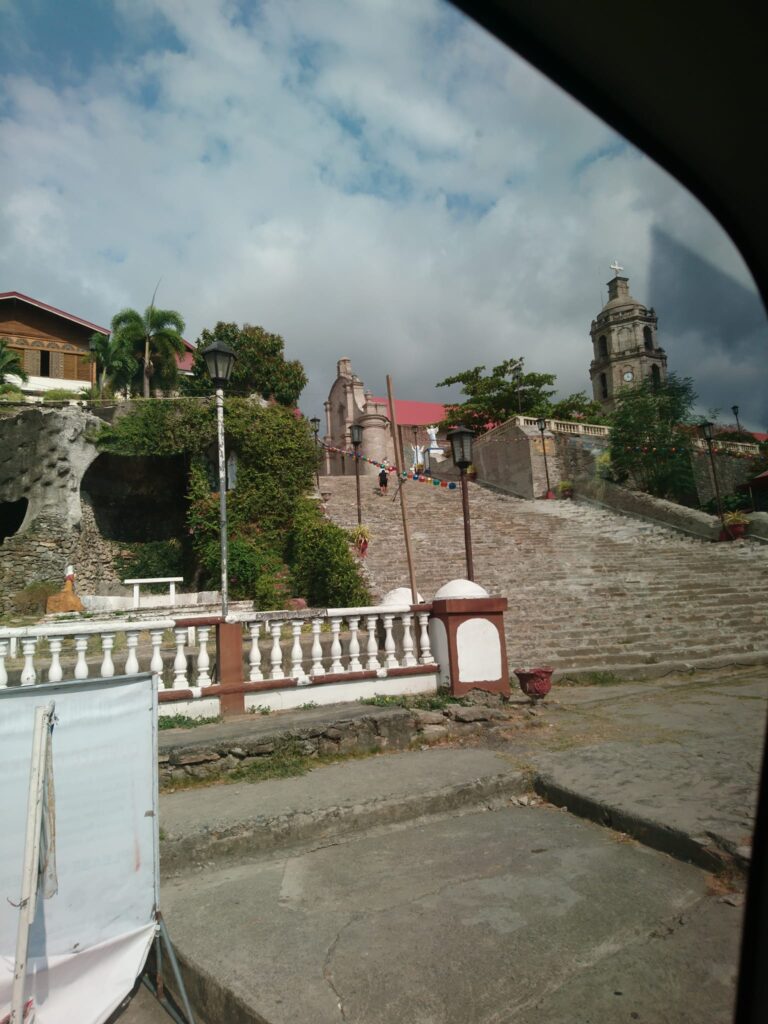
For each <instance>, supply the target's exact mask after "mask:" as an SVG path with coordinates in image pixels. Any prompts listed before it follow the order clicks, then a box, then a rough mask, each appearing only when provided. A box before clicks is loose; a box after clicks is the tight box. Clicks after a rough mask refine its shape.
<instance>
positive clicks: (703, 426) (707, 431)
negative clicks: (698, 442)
mask: <svg viewBox="0 0 768 1024" xmlns="http://www.w3.org/2000/svg"><path fill="white" fill-rule="evenodd" d="M714 429H715V424H714V423H712V422H711V421H710V420H705V421H704V422H703V423H700V424H699V430H700V431H701V435H702V437H703V438H704V440H705V441H711V440H712V435H713V432H714Z"/></svg>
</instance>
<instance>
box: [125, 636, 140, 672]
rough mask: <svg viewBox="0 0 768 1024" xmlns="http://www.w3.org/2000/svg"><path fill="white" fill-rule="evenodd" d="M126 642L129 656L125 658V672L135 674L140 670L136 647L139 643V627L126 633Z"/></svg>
mask: <svg viewBox="0 0 768 1024" xmlns="http://www.w3.org/2000/svg"><path fill="white" fill-rule="evenodd" d="M125 643H126V646H127V648H128V657H127V658H126V659H125V674H126V675H127V676H135V675H136V673H137V672H138V671H139V659H138V658H137V657H136V648H137V646H138V643H139V631H138V629H131V630H128V632H127V633H126V634H125Z"/></svg>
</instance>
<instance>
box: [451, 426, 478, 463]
mask: <svg viewBox="0 0 768 1024" xmlns="http://www.w3.org/2000/svg"><path fill="white" fill-rule="evenodd" d="M472 437H473V434H472V431H471V430H469V429H468V428H467V427H464V426H461V425H459V426H458V427H454V428H453V430H449V431H448V440H449V441H450V442H451V449H452V451H453V461H454V463H455V464H456V465H457V466H458V467H459V469H466V468H467V466H469V465H471V463H472Z"/></svg>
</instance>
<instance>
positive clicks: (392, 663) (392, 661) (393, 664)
mask: <svg viewBox="0 0 768 1024" xmlns="http://www.w3.org/2000/svg"><path fill="white" fill-rule="evenodd" d="M381 618H382V621H383V623H384V658H385V663H386V666H387V668H398V667H399V666H398V662H397V658H396V657H395V639H394V637H393V636H392V622H393V621H394V618H395V617H394V615H382V617H381Z"/></svg>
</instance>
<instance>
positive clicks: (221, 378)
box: [203, 341, 236, 388]
mask: <svg viewBox="0 0 768 1024" xmlns="http://www.w3.org/2000/svg"><path fill="white" fill-rule="evenodd" d="M203 359H204V360H205V365H206V367H207V368H208V375H209V376H210V378H211V380H212V381H213V383H214V384H215V385H216V387H217V388H221V387H223V386H224V385H225V384H226V383H227V382H228V380H229V377H230V374H231V373H232V367H233V365H234V362H235V359H236V356H235V353H234V352H233V350H232V349H231V348H230V347H229V345H225V344H224V342H223V341H214V342H213V344H212V345H209V346H208V348H205V349H203Z"/></svg>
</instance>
